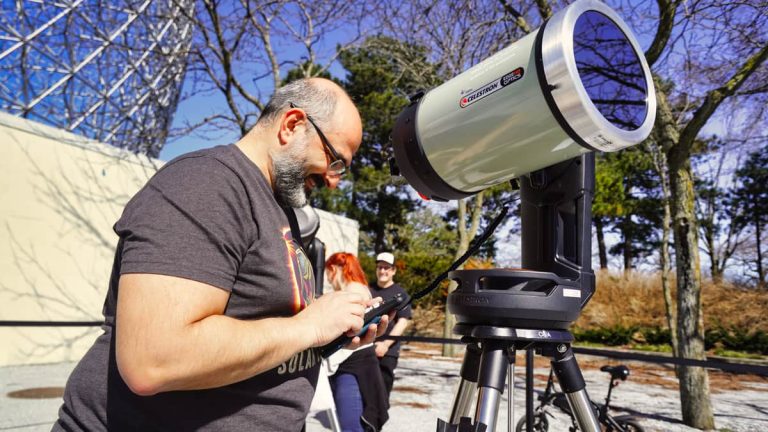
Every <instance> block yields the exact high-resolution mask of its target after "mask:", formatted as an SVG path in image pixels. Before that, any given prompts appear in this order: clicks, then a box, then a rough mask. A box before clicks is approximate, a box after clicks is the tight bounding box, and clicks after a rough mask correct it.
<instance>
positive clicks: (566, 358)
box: [552, 344, 600, 432]
mask: <svg viewBox="0 0 768 432" xmlns="http://www.w3.org/2000/svg"><path fill="white" fill-rule="evenodd" d="M552 369H553V370H554V371H555V375H557V381H558V382H559V383H560V388H561V389H562V391H563V393H565V396H566V398H567V399H568V404H569V405H570V406H571V411H572V412H573V416H574V418H575V419H576V423H578V425H579V430H581V431H582V432H599V431H600V424H599V423H598V421H597V416H596V415H595V411H594V409H593V408H592V402H591V401H590V400H589V395H587V388H586V384H585V383H584V377H583V376H582V375H581V370H580V369H579V365H578V363H576V358H575V357H574V356H573V351H572V350H571V346H570V345H569V344H558V345H557V347H556V348H555V353H554V359H553V360H552Z"/></svg>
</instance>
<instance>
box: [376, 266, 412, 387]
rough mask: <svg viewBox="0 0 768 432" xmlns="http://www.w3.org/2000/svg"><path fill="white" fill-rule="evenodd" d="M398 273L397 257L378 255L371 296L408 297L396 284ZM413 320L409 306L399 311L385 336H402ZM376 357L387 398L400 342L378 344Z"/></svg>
mask: <svg viewBox="0 0 768 432" xmlns="http://www.w3.org/2000/svg"><path fill="white" fill-rule="evenodd" d="M396 273H397V268H396V267H395V256H394V255H392V254H391V253H390V252H382V253H380V254H378V255H376V282H375V283H372V284H371V285H370V288H371V295H372V296H373V297H374V298H375V297H381V298H382V299H384V301H387V300H388V299H390V298H392V297H394V296H396V295H397V294H398V293H403V294H404V295H407V294H406V292H405V289H403V287H401V286H400V284H398V283H396V282H395V281H394V280H393V278H394V276H395V274H396ZM410 318H411V306H410V305H408V306H406V307H405V308H403V309H402V310H400V311H398V312H397V314H396V315H395V319H393V320H391V321H390V323H389V327H388V328H387V331H386V333H384V335H385V336H401V335H402V334H403V333H404V332H405V329H406V328H407V327H408V323H409V320H410ZM376 356H377V357H378V358H379V366H380V368H381V374H382V376H383V377H384V384H385V385H386V387H387V398H389V394H390V393H391V392H392V384H393V383H394V381H395V367H397V360H398V357H399V356H400V342H395V341H394V340H392V339H383V340H379V341H378V342H376Z"/></svg>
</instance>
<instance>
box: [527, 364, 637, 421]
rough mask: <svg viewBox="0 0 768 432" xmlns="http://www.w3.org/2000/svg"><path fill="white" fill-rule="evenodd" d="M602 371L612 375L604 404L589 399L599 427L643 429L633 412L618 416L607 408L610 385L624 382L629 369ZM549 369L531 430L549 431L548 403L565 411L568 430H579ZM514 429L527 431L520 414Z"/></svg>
mask: <svg viewBox="0 0 768 432" xmlns="http://www.w3.org/2000/svg"><path fill="white" fill-rule="evenodd" d="M600 370H601V371H603V372H607V373H609V374H610V375H611V381H610V383H609V385H608V394H607V395H606V397H605V404H604V405H598V404H596V403H594V402H592V406H593V408H594V410H595V412H596V413H597V419H598V421H599V422H600V425H601V426H602V429H603V430H604V431H606V432H645V429H643V427H642V426H640V424H639V423H638V422H637V420H636V419H635V417H634V416H632V415H620V416H612V415H611V414H610V413H609V412H608V410H609V409H610V405H611V392H612V391H613V388H614V387H616V386H617V385H619V382H620V381H626V379H627V377H629V368H628V367H626V366H624V365H619V366H603V367H601V368H600ZM552 372H553V371H552V369H550V371H549V379H548V380H547V387H546V389H545V390H544V393H542V394H541V395H539V397H538V399H539V400H540V401H541V403H540V404H539V406H537V407H536V409H535V411H534V413H533V430H534V432H547V431H548V430H549V420H548V419H547V416H552V414H551V413H549V412H548V411H547V407H548V406H549V405H554V406H555V407H557V408H558V409H560V411H563V412H564V413H566V414H568V416H569V417H570V418H571V423H572V426H571V427H570V428H569V429H568V430H569V431H570V432H576V431H578V430H579V429H578V426H577V425H576V419H575V418H574V416H573V413H572V412H571V407H570V406H569V405H568V400H567V399H566V397H565V394H564V393H562V392H558V391H554V380H553V373H552ZM515 431H516V432H526V431H527V429H526V422H525V416H523V417H522V418H521V419H520V420H519V421H518V422H517V427H516V428H515Z"/></svg>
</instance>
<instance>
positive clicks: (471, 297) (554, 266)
mask: <svg viewBox="0 0 768 432" xmlns="http://www.w3.org/2000/svg"><path fill="white" fill-rule="evenodd" d="M594 170H595V161H594V154H591V153H590V154H586V155H582V156H580V157H578V158H575V159H571V160H567V161H564V162H561V163H558V164H556V165H553V166H550V167H547V168H545V169H542V170H538V171H534V172H532V173H530V174H528V175H526V176H524V177H523V178H521V180H522V181H521V191H520V195H521V219H522V242H521V243H522V265H523V268H524V269H491V270H458V271H453V272H451V273H449V278H451V279H453V280H455V281H456V282H457V283H458V285H459V286H458V288H457V289H456V291H454V292H453V293H451V294H450V295H449V296H448V311H449V312H451V313H453V314H455V315H456V320H457V322H458V323H459V324H474V325H485V326H488V325H491V326H503V327H516V328H535V329H560V330H565V329H567V328H568V327H569V326H570V324H571V323H572V322H573V321H575V320H576V319H577V318H578V317H579V314H580V313H581V309H582V308H584V306H585V305H586V304H587V302H588V301H589V299H590V298H591V297H592V294H593V293H594V291H595V275H594V272H593V271H592V265H591V258H592V234H591V223H592V207H591V204H592V197H593V194H594V183H595V181H594V177H595V174H594Z"/></svg>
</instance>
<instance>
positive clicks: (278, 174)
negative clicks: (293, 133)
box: [271, 141, 308, 208]
mask: <svg viewBox="0 0 768 432" xmlns="http://www.w3.org/2000/svg"><path fill="white" fill-rule="evenodd" d="M307 147H308V141H302V142H301V144H299V145H298V146H295V147H293V148H292V149H290V150H287V149H286V151H283V152H279V153H278V152H273V153H272V154H271V158H272V173H273V174H274V176H275V198H276V199H277V201H278V202H279V203H280V204H281V205H283V206H287V207H291V208H301V207H304V206H305V205H307V193H306V191H305V185H304V166H305V165H306V164H307V155H306V150H307Z"/></svg>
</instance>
